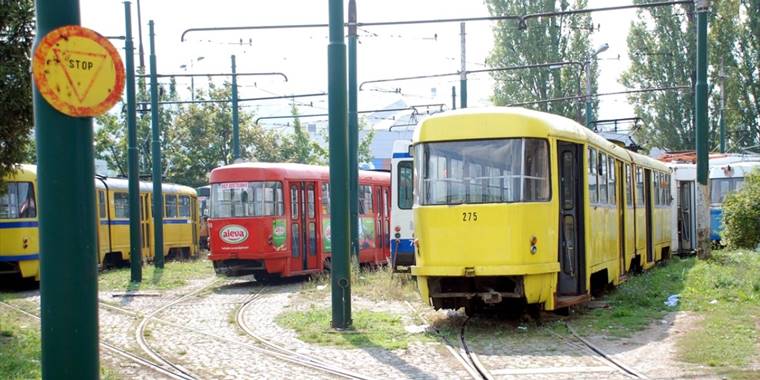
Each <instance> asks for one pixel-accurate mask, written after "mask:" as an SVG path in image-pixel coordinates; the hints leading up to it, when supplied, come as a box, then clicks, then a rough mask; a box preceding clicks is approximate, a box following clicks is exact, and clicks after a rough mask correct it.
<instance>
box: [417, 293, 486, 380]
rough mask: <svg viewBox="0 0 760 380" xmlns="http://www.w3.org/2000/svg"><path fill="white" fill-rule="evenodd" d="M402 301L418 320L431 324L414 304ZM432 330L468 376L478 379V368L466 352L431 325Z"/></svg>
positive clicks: (479, 376) (479, 375)
mask: <svg viewBox="0 0 760 380" xmlns="http://www.w3.org/2000/svg"><path fill="white" fill-rule="evenodd" d="M404 302H405V303H406V306H407V307H408V308H409V310H411V311H412V313H414V315H415V316H417V318H418V319H419V320H420V321H422V322H423V323H425V324H426V325H428V326H431V325H430V323H429V322H428V320H427V318H425V316H423V315H422V314H420V313H419V312H418V311H417V310H416V309H415V308H414V306H412V304H411V303H409V301H404ZM433 332H434V333H435V335H436V336H437V337H438V338H439V339H440V340H441V341H442V342H443V344H444V346H445V347H446V350H447V351H449V353H450V354H451V355H452V356H453V357H454V358H455V359H456V360H457V361H458V362H459V364H461V365H462V367H463V368H464V370H465V371H467V374H469V375H470V377H472V378H473V379H480V378H481V374H480V372H478V369H477V368H475V367H474V366H473V365H472V364H470V363H469V362H468V361H469V360H468V359H467V356H466V354H463V353H461V352H459V351H460V348H459V347H456V346H454V345H453V344H451V342H449V340H448V338H446V336H445V335H443V334H442V333H441V331H440V330H438V328H435V327H433Z"/></svg>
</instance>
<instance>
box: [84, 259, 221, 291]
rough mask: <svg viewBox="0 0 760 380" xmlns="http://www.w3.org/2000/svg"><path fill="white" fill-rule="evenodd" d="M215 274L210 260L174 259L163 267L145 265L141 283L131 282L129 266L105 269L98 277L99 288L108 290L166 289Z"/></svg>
mask: <svg viewBox="0 0 760 380" xmlns="http://www.w3.org/2000/svg"><path fill="white" fill-rule="evenodd" d="M213 276H214V270H213V268H212V266H211V261H209V260H205V259H199V260H193V261H182V262H180V261H172V262H167V263H166V264H165V265H164V268H163V269H156V268H155V267H154V266H153V265H145V266H143V276H142V277H143V281H142V282H141V283H135V282H130V269H129V268H120V269H114V270H109V271H105V272H103V273H101V274H100V276H99V277H98V288H99V289H100V290H106V291H114V290H121V291H137V290H166V289H175V288H179V287H183V286H186V285H188V284H189V283H190V281H192V280H198V279H203V278H210V277H213Z"/></svg>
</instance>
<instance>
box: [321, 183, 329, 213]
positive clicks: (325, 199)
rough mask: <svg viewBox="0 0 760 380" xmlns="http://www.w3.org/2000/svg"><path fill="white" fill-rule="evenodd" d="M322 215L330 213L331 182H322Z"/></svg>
mask: <svg viewBox="0 0 760 380" xmlns="http://www.w3.org/2000/svg"><path fill="white" fill-rule="evenodd" d="M322 215H328V216H329V215H330V184H329V183H323V184H322Z"/></svg>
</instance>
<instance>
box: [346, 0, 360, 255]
mask: <svg viewBox="0 0 760 380" xmlns="http://www.w3.org/2000/svg"><path fill="white" fill-rule="evenodd" d="M356 43H357V33H356V0H349V1H348V168H349V171H350V181H351V182H350V185H349V197H348V199H349V201H350V202H349V203H350V213H351V253H352V254H353V255H354V256H356V257H357V258H358V257H359V99H358V97H359V96H358V92H359V89H358V84H357V73H356V68H357V66H356V55H357V54H356Z"/></svg>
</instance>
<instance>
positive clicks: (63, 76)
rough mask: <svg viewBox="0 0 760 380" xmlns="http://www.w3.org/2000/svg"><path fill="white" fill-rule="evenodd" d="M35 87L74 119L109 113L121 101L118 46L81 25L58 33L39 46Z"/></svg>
mask: <svg viewBox="0 0 760 380" xmlns="http://www.w3.org/2000/svg"><path fill="white" fill-rule="evenodd" d="M32 74H33V76H34V83H35V85H36V86H37V89H38V90H39V91H40V94H41V95H42V97H43V98H45V100H46V101H47V102H48V103H49V104H50V105H51V106H52V107H53V108H55V109H56V110H58V111H60V112H61V113H64V114H66V115H69V116H74V117H92V116H98V115H102V114H104V113H106V112H107V111H108V110H109V109H111V107H113V106H114V105H115V104H116V102H118V101H119V100H120V99H121V93H122V90H123V89H124V64H123V63H122V61H121V57H120V56H119V53H118V51H117V50H116V48H114V46H113V45H112V44H111V43H110V42H109V41H108V39H106V38H105V37H103V36H101V35H100V34H98V33H97V32H95V31H93V30H90V29H87V28H83V27H81V26H78V25H68V26H63V27H60V28H58V29H54V30H53V31H51V32H50V33H48V34H47V35H45V37H44V38H43V39H42V40H41V41H40V42H39V44H38V45H37V48H36V49H35V50H34V57H33V61H32Z"/></svg>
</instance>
